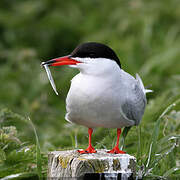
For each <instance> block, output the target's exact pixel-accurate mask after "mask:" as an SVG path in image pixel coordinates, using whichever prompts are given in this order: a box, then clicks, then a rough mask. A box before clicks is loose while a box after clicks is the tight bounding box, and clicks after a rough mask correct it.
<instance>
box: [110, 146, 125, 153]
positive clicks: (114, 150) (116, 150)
mask: <svg viewBox="0 0 180 180" xmlns="http://www.w3.org/2000/svg"><path fill="white" fill-rule="evenodd" d="M107 153H111V154H126V152H125V151H121V150H120V149H119V148H118V147H116V146H115V147H114V148H113V149H112V150H110V151H107Z"/></svg>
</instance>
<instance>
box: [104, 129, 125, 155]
mask: <svg viewBox="0 0 180 180" xmlns="http://www.w3.org/2000/svg"><path fill="white" fill-rule="evenodd" d="M120 135H121V129H117V142H116V145H115V146H114V148H113V149H112V150H110V151H108V152H107V153H112V154H125V153H126V152H124V151H121V150H120V149H119V136H120Z"/></svg>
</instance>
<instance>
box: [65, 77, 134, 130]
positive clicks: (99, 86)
mask: <svg viewBox="0 0 180 180" xmlns="http://www.w3.org/2000/svg"><path fill="white" fill-rule="evenodd" d="M110 82H111V81H110ZM115 84H117V82H116V83H115ZM115 84H112V82H111V83H109V82H108V80H106V79H103V78H102V79H101V78H100V79H98V78H97V77H92V76H86V77H85V76H84V75H83V76H82V75H81V74H78V75H77V76H76V77H75V78H73V80H72V83H71V87H70V90H69V93H68V95H67V99H66V109H67V114H66V117H65V118H66V120H68V121H71V122H73V123H77V124H80V125H84V126H86V127H90V128H94V127H105V128H121V127H124V126H132V125H134V121H131V120H128V119H127V118H125V117H124V116H123V115H122V112H121V107H120V98H119V96H118V94H119V89H118V87H116V85H115Z"/></svg>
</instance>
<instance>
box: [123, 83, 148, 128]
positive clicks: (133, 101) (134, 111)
mask: <svg viewBox="0 0 180 180" xmlns="http://www.w3.org/2000/svg"><path fill="white" fill-rule="evenodd" d="M136 82H137V83H135V84H134V85H133V86H134V87H133V88H132V89H131V90H130V91H128V92H126V96H125V97H124V101H123V103H122V106H121V109H122V112H123V114H124V115H125V116H126V117H127V118H128V119H130V120H133V121H135V123H134V124H135V125H138V124H139V123H140V121H141V119H142V116H143V114H144V110H145V106H146V95H145V93H144V91H143V89H142V87H141V86H140V84H139V82H138V81H136Z"/></svg>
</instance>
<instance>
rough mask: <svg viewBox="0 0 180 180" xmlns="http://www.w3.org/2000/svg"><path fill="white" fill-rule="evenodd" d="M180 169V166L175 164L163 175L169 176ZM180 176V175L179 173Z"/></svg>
mask: <svg viewBox="0 0 180 180" xmlns="http://www.w3.org/2000/svg"><path fill="white" fill-rule="evenodd" d="M178 170H180V166H175V167H173V168H171V169H169V170H168V171H166V172H165V173H164V174H163V177H169V176H170V175H171V174H173V173H174V172H176V171H178ZM179 177H180V175H179Z"/></svg>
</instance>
